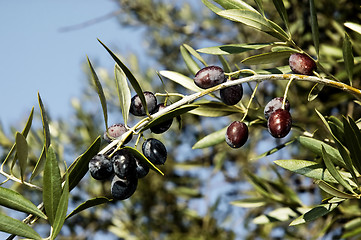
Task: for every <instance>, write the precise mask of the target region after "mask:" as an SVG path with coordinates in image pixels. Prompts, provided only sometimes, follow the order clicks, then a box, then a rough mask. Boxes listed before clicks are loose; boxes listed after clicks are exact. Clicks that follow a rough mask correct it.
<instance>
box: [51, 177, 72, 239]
mask: <svg viewBox="0 0 361 240" xmlns="http://www.w3.org/2000/svg"><path fill="white" fill-rule="evenodd" d="M68 201H69V178H68V174H66V175H65V182H64V187H63V191H62V193H61V196H60V199H59V204H58V207H57V209H56V214H55V219H54V224H53V229H52V232H51V239H55V238H56V236H57V235H58V234H59V232H60V230H61V228H62V227H63V225H64V222H65V219H66V212H67V210H68Z"/></svg>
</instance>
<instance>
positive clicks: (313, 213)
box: [290, 203, 339, 226]
mask: <svg viewBox="0 0 361 240" xmlns="http://www.w3.org/2000/svg"><path fill="white" fill-rule="evenodd" d="M338 205H339V204H337V203H327V204H321V205H318V206H316V207H314V208H312V209H311V210H310V211H308V212H306V213H305V214H302V215H301V216H299V217H298V218H296V219H295V220H293V221H292V222H291V223H290V226H295V225H299V224H303V223H306V222H311V221H314V220H316V219H317V218H320V217H322V216H324V215H326V214H328V213H329V212H331V211H332V210H333V209H335V208H336V207H337V206H338Z"/></svg>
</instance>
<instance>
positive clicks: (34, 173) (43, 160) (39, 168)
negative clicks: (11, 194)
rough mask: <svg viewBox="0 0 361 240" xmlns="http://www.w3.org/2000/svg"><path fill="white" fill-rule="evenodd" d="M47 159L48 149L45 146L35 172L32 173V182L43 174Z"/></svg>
mask: <svg viewBox="0 0 361 240" xmlns="http://www.w3.org/2000/svg"><path fill="white" fill-rule="evenodd" d="M45 159H46V148H45V146H43V149H42V150H41V154H40V156H39V159H38V161H37V162H36V165H35V167H34V169H33V172H32V173H31V177H30V181H31V180H33V179H34V178H35V177H36V176H38V175H39V173H40V172H41V170H42V169H43V167H44V163H45Z"/></svg>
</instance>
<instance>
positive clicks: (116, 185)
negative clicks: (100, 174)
mask: <svg viewBox="0 0 361 240" xmlns="http://www.w3.org/2000/svg"><path fill="white" fill-rule="evenodd" d="M137 186H138V179H137V178H136V177H134V178H130V179H121V178H119V177H118V176H117V175H114V177H113V180H112V183H111V187H110V192H111V194H112V196H113V198H114V199H116V200H125V199H127V198H129V197H131V196H132V195H133V194H134V192H135V190H137Z"/></svg>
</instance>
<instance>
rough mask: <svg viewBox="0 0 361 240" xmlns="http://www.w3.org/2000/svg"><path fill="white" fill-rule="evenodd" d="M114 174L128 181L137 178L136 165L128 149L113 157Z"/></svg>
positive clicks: (121, 150)
mask: <svg viewBox="0 0 361 240" xmlns="http://www.w3.org/2000/svg"><path fill="white" fill-rule="evenodd" d="M112 162H113V168H114V173H115V175H117V176H118V177H119V178H122V179H128V178H132V177H135V176H136V163H135V159H134V157H133V155H132V154H130V153H129V151H128V150H127V149H120V150H118V151H117V152H116V153H115V154H114V155H113V157H112Z"/></svg>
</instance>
